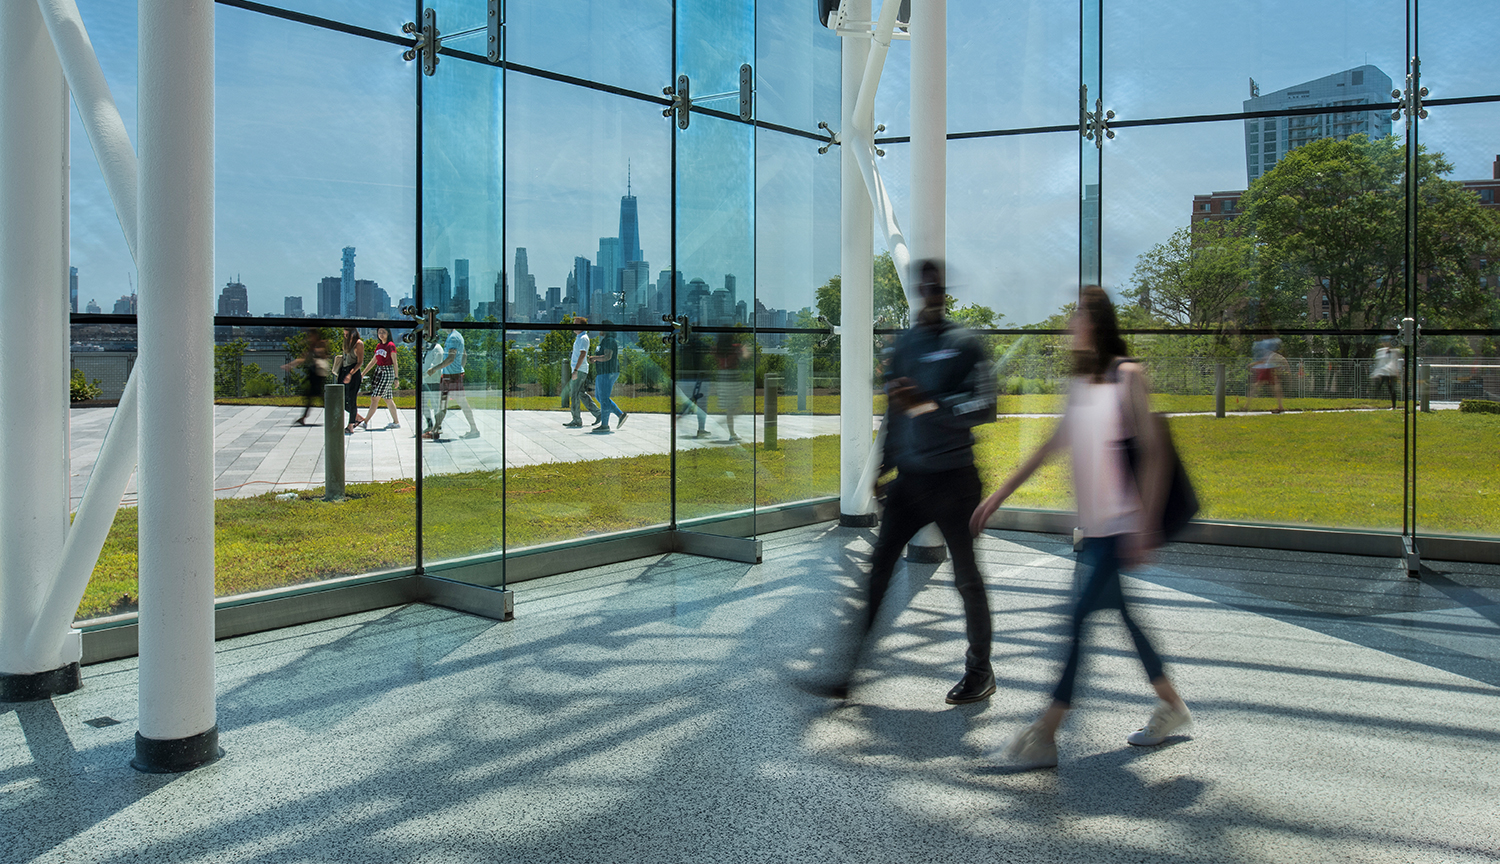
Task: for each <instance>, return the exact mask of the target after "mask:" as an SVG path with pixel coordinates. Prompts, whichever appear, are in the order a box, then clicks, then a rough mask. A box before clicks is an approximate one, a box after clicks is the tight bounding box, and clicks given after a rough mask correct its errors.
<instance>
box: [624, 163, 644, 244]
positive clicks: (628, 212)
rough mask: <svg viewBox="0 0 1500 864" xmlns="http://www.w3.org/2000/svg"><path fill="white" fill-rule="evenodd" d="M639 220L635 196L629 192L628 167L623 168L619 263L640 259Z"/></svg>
mask: <svg viewBox="0 0 1500 864" xmlns="http://www.w3.org/2000/svg"><path fill="white" fill-rule="evenodd" d="M641 258H642V255H641V222H640V217H639V215H638V214H637V212H636V206H635V196H634V195H632V194H630V169H629V168H628V167H627V168H626V169H625V196H624V197H623V198H621V199H620V264H621V266H624V265H626V264H629V263H630V262H631V261H639V260H641Z"/></svg>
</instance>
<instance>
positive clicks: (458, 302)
mask: <svg viewBox="0 0 1500 864" xmlns="http://www.w3.org/2000/svg"><path fill="white" fill-rule="evenodd" d="M453 314H454V315H457V316H458V317H459V318H467V317H469V259H467V258H457V259H454V261H453Z"/></svg>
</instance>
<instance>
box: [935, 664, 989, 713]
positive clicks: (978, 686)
mask: <svg viewBox="0 0 1500 864" xmlns="http://www.w3.org/2000/svg"><path fill="white" fill-rule="evenodd" d="M994 692H995V673H994V672H975V671H973V670H972V669H971V670H969V671H968V672H965V673H964V677H962V678H960V679H959V681H958V683H957V684H954V685H953V689H952V690H949V691H948V698H947V699H946V700H944V701H946V702H947V703H948V704H949V705H967V704H968V703H970V702H978V701H980V700H981V699H988V698H989V697H990V694H991V693H994Z"/></svg>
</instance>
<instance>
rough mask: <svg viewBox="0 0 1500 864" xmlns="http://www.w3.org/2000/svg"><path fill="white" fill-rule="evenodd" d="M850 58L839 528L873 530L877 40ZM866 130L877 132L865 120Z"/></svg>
mask: <svg viewBox="0 0 1500 864" xmlns="http://www.w3.org/2000/svg"><path fill="white" fill-rule="evenodd" d="M846 8H847V11H848V15H849V18H851V19H853V20H855V21H869V20H870V0H849V3H848V4H847V7H846ZM840 42H841V46H840V47H841V48H842V51H843V117H842V119H841V121H840V125H841V127H842V133H841V138H842V143H841V144H840V145H839V165H840V169H841V173H840V181H839V189H840V192H839V194H840V197H841V199H842V200H841V202H840V218H839V231H840V238H841V247H840V253H839V274H840V276H839V282H840V291H839V325H840V327H839V329H840V332H841V334H842V335H841V337H840V339H839V392H840V393H842V394H843V398H842V401H841V402H840V403H839V435H840V440H839V521H840V523H841V524H844V525H851V526H861V527H865V526H870V525H874V524H875V513H874V509H873V502H872V501H871V497H870V492H869V490H868V489H865V488H863V487H862V485H861V483H862V479H861V478H862V476H863V475H864V474H865V464H866V462H868V461H869V459H870V448H871V441H870V433H871V430H872V429H873V428H874V421H873V417H872V415H873V413H874V405H873V401H872V392H871V389H870V379H871V375H872V374H873V372H874V359H875V358H874V349H873V339H872V337H871V333H870V330H871V328H872V327H873V326H874V316H875V312H874V309H875V287H874V267H875V249H874V247H875V243H874V239H873V229H874V215H873V208H872V206H871V203H870V193H869V192H868V191H867V190H866V189H865V181H864V177H863V175H862V174H861V172H860V167H859V161H858V159H857V156H856V153H855V150H856V148H858V147H864V146H868V144H867V142H865V141H864V140H863V139H862V138H861V137H860V136H857V135H854V134H852V132H853V130H854V128H855V127H856V126H857V125H859V118H857V117H856V116H855V110H856V107H855V106H856V102H857V101H858V99H859V91H860V82H861V81H862V80H863V79H864V75H865V60H866V58H867V57H868V55H869V53H870V40H869V39H868V38H863V37H853V38H850V37H845V38H843V39H841V40H840ZM863 125H864V126H865V127H869V126H870V121H869V118H864V124H863Z"/></svg>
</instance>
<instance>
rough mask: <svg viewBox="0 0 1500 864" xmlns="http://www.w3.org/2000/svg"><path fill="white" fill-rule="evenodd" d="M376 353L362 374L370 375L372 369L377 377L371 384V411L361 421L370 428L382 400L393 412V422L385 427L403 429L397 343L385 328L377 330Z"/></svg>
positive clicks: (362, 424) (377, 328)
mask: <svg viewBox="0 0 1500 864" xmlns="http://www.w3.org/2000/svg"><path fill="white" fill-rule="evenodd" d="M375 342H376V343H377V344H376V345H375V353H374V356H372V357H371V358H370V362H368V363H366V364H365V368H364V372H363V373H362V374H365V375H368V374H369V372H370V369H371V367H374V369H375V377H374V378H373V379H371V383H370V410H369V411H368V412H366V413H365V417H364V419H363V420H361V421H360V425H361V426H363V427H365V429H367V430H368V429H369V428H370V418H371V417H374V416H375V408H376V407H377V406H378V405H379V404H380V400H382V399H384V400H385V405H386V407H387V408H389V409H390V411H391V422H390V423H389V424H388V425H387V426H386V427H385V428H387V429H400V428H401V415H400V414H397V413H396V377H397V374H396V373H397V372H398V371H399V370H398V367H397V366H396V343H395V342H393V341H391V331H390V330H389V329H388V328H385V327H376V328H375Z"/></svg>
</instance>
